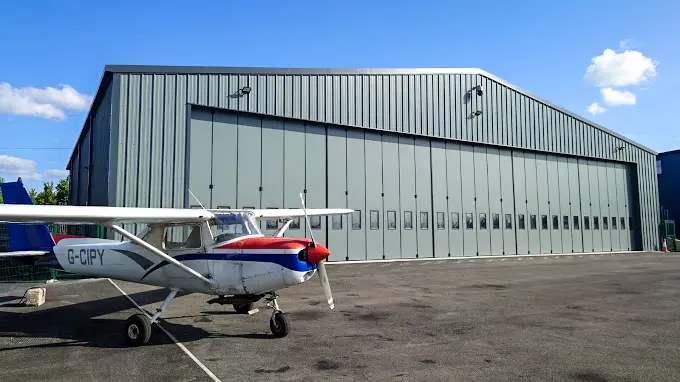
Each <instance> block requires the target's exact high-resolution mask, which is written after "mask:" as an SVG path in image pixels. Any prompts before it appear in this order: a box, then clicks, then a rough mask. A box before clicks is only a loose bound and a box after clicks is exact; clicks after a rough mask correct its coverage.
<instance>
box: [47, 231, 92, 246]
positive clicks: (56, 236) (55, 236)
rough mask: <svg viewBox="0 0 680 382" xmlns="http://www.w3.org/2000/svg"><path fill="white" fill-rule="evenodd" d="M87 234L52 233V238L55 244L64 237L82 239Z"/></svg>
mask: <svg viewBox="0 0 680 382" xmlns="http://www.w3.org/2000/svg"><path fill="white" fill-rule="evenodd" d="M84 237H86V236H79V235H69V234H66V233H53V234H52V239H53V240H54V244H57V243H59V242H60V241H61V240H63V239H80V238H84Z"/></svg>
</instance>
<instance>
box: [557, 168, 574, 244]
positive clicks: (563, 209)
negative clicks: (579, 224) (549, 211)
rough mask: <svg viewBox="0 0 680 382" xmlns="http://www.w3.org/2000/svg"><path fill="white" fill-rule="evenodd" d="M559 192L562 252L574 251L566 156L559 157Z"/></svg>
mask: <svg viewBox="0 0 680 382" xmlns="http://www.w3.org/2000/svg"><path fill="white" fill-rule="evenodd" d="M557 170H558V179H557V182H558V185H557V186H558V192H559V194H560V196H559V206H560V213H561V214H560V216H559V223H560V228H561V229H562V231H561V233H562V253H572V252H574V244H573V237H572V231H573V230H574V221H573V218H572V217H571V186H570V183H569V180H570V179H569V161H568V160H567V158H565V157H557Z"/></svg>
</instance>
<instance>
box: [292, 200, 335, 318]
mask: <svg viewBox="0 0 680 382" xmlns="http://www.w3.org/2000/svg"><path fill="white" fill-rule="evenodd" d="M300 201H301V202H302V212H303V213H304V214H305V223H306V224H307V229H309V234H310V236H311V237H312V242H311V243H309V247H311V248H316V240H314V234H313V233H312V226H311V225H310V224H309V217H308V216H307V210H306V208H305V199H304V198H303V196H302V193H300ZM325 262H326V260H325V259H323V260H321V261H319V262H318V263H317V268H318V269H319V280H320V281H321V287H322V288H323V294H324V295H325V296H326V300H327V301H328V306H330V308H331V309H333V308H334V307H335V304H334V303H333V295H331V285H330V283H329V282H328V274H327V273H326V266H325V265H324V263H325Z"/></svg>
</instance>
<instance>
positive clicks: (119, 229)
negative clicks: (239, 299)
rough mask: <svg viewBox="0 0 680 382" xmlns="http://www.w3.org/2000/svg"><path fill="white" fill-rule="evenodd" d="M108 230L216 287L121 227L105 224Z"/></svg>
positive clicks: (212, 282)
mask: <svg viewBox="0 0 680 382" xmlns="http://www.w3.org/2000/svg"><path fill="white" fill-rule="evenodd" d="M105 225H106V226H107V227H108V228H111V229H112V230H114V231H116V232H118V233H119V234H121V235H123V236H124V237H126V238H127V239H129V240H130V241H131V242H133V243H135V244H137V245H139V246H141V247H144V248H145V249H147V250H149V251H151V252H153V253H154V254H155V255H157V256H159V257H161V258H162V259H163V260H165V261H167V262H168V263H170V264H172V265H175V266H176V267H178V268H180V269H182V270H183V271H185V272H187V273H189V274H190V275H191V276H193V277H196V278H198V279H199V280H201V281H203V282H204V283H206V284H208V285H211V286H214V287H216V286H217V285H216V284H215V281H214V280H209V279H207V278H205V277H204V276H203V275H201V274H200V273H198V272H196V271H195V270H193V269H191V268H189V267H187V266H186V265H184V264H182V263H180V262H179V261H177V260H175V259H174V258H173V257H172V256H168V255H167V254H166V253H164V252H163V251H161V250H160V249H158V248H156V247H154V246H153V245H151V244H149V243H147V242H145V241H144V240H142V239H140V238H139V237H137V236H136V235H134V234H133V233H131V232H128V231H126V230H125V229H123V227H121V226H119V225H117V224H105Z"/></svg>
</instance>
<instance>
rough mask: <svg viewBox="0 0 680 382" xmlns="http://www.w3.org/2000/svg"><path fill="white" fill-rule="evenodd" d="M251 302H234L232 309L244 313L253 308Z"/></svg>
mask: <svg viewBox="0 0 680 382" xmlns="http://www.w3.org/2000/svg"><path fill="white" fill-rule="evenodd" d="M253 305H254V304H253V303H252V302H247V303H245V304H234V310H235V311H236V313H240V314H246V313H248V312H250V310H251V309H253Z"/></svg>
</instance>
